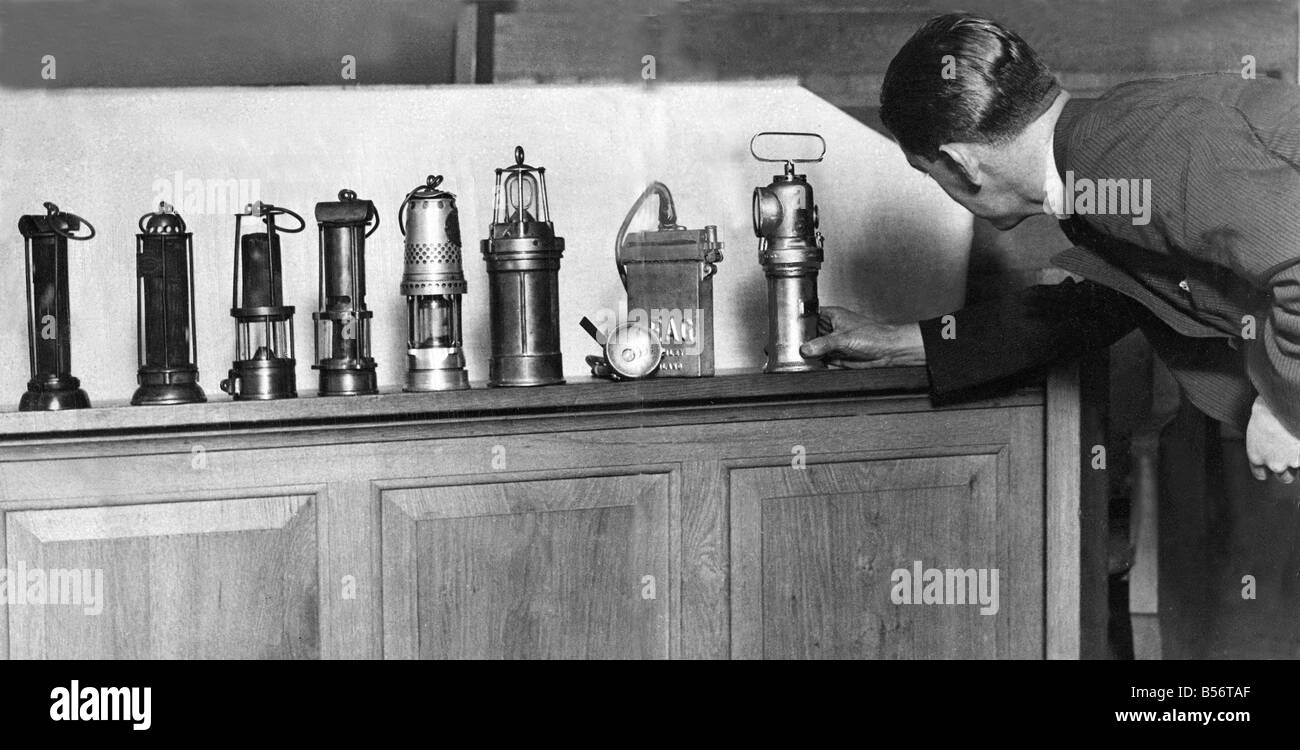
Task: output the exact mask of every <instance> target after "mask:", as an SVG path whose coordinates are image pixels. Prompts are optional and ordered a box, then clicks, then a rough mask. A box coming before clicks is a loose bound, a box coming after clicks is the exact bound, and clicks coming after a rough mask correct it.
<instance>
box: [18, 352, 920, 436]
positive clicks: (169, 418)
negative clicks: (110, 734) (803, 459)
mask: <svg viewBox="0 0 1300 750" xmlns="http://www.w3.org/2000/svg"><path fill="white" fill-rule="evenodd" d="M927 386H928V380H927V376H926V373H925V368H923V367H897V368H881V369H871V370H824V371H818V372H807V373H793V374H772V375H767V374H763V373H761V372H757V371H753V370H733V371H722V372H719V373H718V374H717V375H716V376H714V377H712V378H650V379H647V380H638V381H629V382H621V383H615V382H611V381H607V380H598V379H596V378H592V377H589V376H577V377H572V378H570V379H569V382H568V383H566V384H565V385H558V386H544V387H537V388H487V387H486V386H485V384H483V383H474V384H473V387H472V388H470V389H469V390H464V391H444V392H438V393H402V392H401V391H400V390H399V389H398V388H399V387H393V388H390V389H385V390H381V392H380V394H379V395H377V396H336V397H329V398H321V397H318V396H316V395H314V393H313V394H312V395H308V394H307V393H302V391H307V390H310V391H314V390H315V387H316V382H315V379H314V378H313V379H311V380H309V381H308V382H305V383H303V382H300V383H299V384H298V387H299V389H300V396H299V397H298V398H294V399H280V400H275V401H239V402H236V401H233V400H231V399H230V398H229V397H228V396H226V394H224V393H222V392H221V391H220V390H217V389H216V388H215V387H211V386H210V387H208V388H206V389H205V390H206V391H207V394H208V399H209V401H208V402H207V403H204V404H179V405H175V406H131V405H129V404H128V403H126V402H124V401H118V402H99V401H94V400H93V396H92V403H93V404H94V405H95V406H94V408H91V409H75V410H69V411H62V412H20V411H16V410H14V411H3V412H0V440H16V439H22V438H24V437H41V438H50V437H56V436H62V435H67V436H71V435H93V434H105V433H149V432H165V431H179V430H194V429H200V430H203V429H214V428H215V429H228V428H234V427H239V428H247V427H256V426H267V427H282V426H300V425H309V424H325V423H331V422H343V421H348V422H351V421H356V422H399V421H409V420H428V419H447V418H456V417H469V416H472V417H484V416H494V415H503V416H508V415H513V414H519V415H522V414H529V415H532V414H548V413H549V414H555V413H566V412H585V411H602V410H604V411H608V410H617V409H639V408H653V407H665V406H692V405H702V404H703V405H722V404H743V403H746V402H759V401H762V402H765V403H771V402H791V401H807V400H821V399H826V398H836V397H841V398H842V397H848V396H855V395H862V394H863V393H871V394H880V395H886V394H901V393H921V392H924V391H925V390H926V388H927Z"/></svg>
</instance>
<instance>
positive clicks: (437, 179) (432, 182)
mask: <svg viewBox="0 0 1300 750" xmlns="http://www.w3.org/2000/svg"><path fill="white" fill-rule="evenodd" d="M441 184H442V175H440V174H431V175H429V176H428V177H426V178H424V184H423V185H419V186H417V187H416V188H414V189H413V190H411V192H409V193H407V194H406V197H405V198H403V199H402V205H401V206H398V208H397V228H398V229H400V230H402V236H403V237H405V236H406V206H407V205H408V204H409V203H410V202H411V201H412V200H413V199H415V198H425V197H429V196H433V195H437V194H438V193H441V192H443V191H441V190H439V189H438V186H439V185H441ZM376 226H378V225H376Z"/></svg>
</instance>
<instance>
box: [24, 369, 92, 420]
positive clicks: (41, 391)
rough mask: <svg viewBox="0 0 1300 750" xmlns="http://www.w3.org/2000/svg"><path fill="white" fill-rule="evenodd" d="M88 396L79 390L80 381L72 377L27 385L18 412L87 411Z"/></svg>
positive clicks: (88, 406)
mask: <svg viewBox="0 0 1300 750" xmlns="http://www.w3.org/2000/svg"><path fill="white" fill-rule="evenodd" d="M89 408H90V396H87V395H86V392H85V391H83V390H81V381H80V380H77V379H76V378H74V377H72V376H70V375H69V376H68V377H66V378H55V379H53V380H47V381H42V382H38V381H35V380H32V381H29V382H28V383H27V392H26V393H24V394H23V396H22V398H21V399H19V400H18V411H63V410H64V409H89Z"/></svg>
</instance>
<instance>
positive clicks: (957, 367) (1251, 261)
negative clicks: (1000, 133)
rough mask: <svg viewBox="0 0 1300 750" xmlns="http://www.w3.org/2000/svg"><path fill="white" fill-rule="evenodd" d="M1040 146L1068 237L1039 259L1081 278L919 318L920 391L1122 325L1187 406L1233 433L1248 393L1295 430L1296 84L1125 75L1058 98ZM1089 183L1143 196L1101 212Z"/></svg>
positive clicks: (1298, 372) (958, 384) (953, 387)
mask: <svg viewBox="0 0 1300 750" xmlns="http://www.w3.org/2000/svg"><path fill="white" fill-rule="evenodd" d="M1054 148H1055V160H1056V167H1057V170H1058V172H1060V174H1061V176H1062V180H1063V181H1064V182H1065V184H1066V186H1067V196H1066V198H1067V206H1069V207H1071V208H1075V209H1077V210H1076V211H1075V212H1074V213H1072V214H1071V215H1070V216H1068V218H1065V219H1063V220H1062V221H1061V228H1062V230H1063V231H1064V232H1065V235H1066V237H1067V238H1069V240H1070V242H1071V243H1073V245H1074V246H1073V247H1072V248H1070V249H1069V250H1066V251H1065V252H1063V253H1061V254H1059V255H1057V256H1056V257H1055V258H1054V259H1053V262H1054V263H1055V264H1056V265H1058V266H1060V267H1062V268H1064V269H1065V270H1067V271H1071V272H1073V273H1076V274H1078V275H1080V276H1083V277H1084V278H1085V279H1086V281H1084V282H1083V283H1075V282H1072V281H1067V282H1065V283H1063V284H1058V285H1054V286H1038V287H1031V288H1030V289H1027V290H1024V291H1023V292H1021V293H1019V294H1017V295H1012V296H1011V297H1009V298H1004V299H1001V300H995V301H993V302H990V303H986V304H982V305H976V306H972V307H969V308H966V309H964V310H961V311H958V312H957V313H954V316H955V317H956V318H957V330H958V331H959V332H960V333H959V335H958V336H957V337H956V338H949V339H945V338H943V337H942V335H941V329H942V325H941V319H934V320H929V321H922V323H921V330H922V336H923V338H924V340H925V347H926V357H927V362H928V367H929V370H930V377H931V389H932V397H933V398H934V400H935V401H936V402H940V403H943V402H948V401H954V400H959V399H962V398H965V397H967V396H974V395H978V393H979V392H980V391H983V390H985V389H986V388H987V387H989V386H996V385H998V384H1000V383H1001V382H1003V381H1006V380H1008V379H1014V378H1015V377H1016V376H1017V375H1024V374H1028V373H1031V372H1034V371H1036V370H1041V369H1043V368H1045V367H1047V366H1050V364H1052V363H1053V362H1055V361H1058V360H1060V359H1062V358H1065V357H1071V356H1076V355H1078V354H1081V353H1083V352H1084V351H1086V350H1088V349H1091V348H1094V347H1100V346H1106V345H1109V344H1110V343H1111V342H1113V341H1114V340H1116V339H1117V338H1119V337H1120V336H1122V335H1124V334H1125V333H1127V332H1128V331H1129V330H1131V329H1132V328H1133V327H1134V326H1137V327H1140V328H1141V329H1142V330H1143V332H1144V333H1145V334H1146V336H1147V338H1148V339H1149V340H1150V342H1151V344H1152V347H1153V348H1154V350H1155V351H1156V353H1157V354H1158V355H1159V356H1160V357H1161V359H1163V360H1164V361H1165V364H1166V365H1168V366H1169V368H1170V370H1171V372H1172V373H1173V374H1174V376H1175V377H1176V378H1177V379H1178V381H1179V382H1180V384H1181V385H1182V387H1183V390H1184V392H1185V393H1186V394H1187V396H1188V398H1189V399H1190V400H1191V401H1192V403H1193V404H1195V405H1196V406H1197V407H1198V408H1199V409H1201V410H1202V411H1203V412H1205V413H1206V414H1208V415H1210V416H1211V417H1214V418H1216V419H1219V420H1220V421H1224V422H1228V423H1232V424H1235V425H1237V426H1239V427H1244V426H1245V425H1246V423H1247V421H1248V419H1249V414H1250V406H1251V403H1252V402H1253V401H1254V398H1255V395H1256V393H1258V394H1259V395H1261V396H1262V397H1263V398H1264V401H1265V402H1266V403H1267V404H1268V405H1269V407H1270V408H1271V409H1272V410H1273V412H1274V413H1275V414H1277V416H1278V418H1279V419H1280V420H1281V421H1282V422H1283V424H1285V425H1287V426H1288V427H1289V428H1290V430H1291V432H1292V433H1293V434H1296V435H1300V90H1297V88H1296V87H1294V86H1290V85H1287V84H1284V83H1282V82H1280V81H1275V80H1272V79H1261V80H1243V79H1241V78H1240V77H1237V76H1219V75H1208V76H1189V77H1183V78H1174V79H1164V80H1147V81H1135V82H1132V83H1127V84H1123V85H1121V86H1118V87H1116V88H1114V89H1112V90H1111V91H1109V92H1108V93H1107V94H1106V95H1104V96H1103V97H1101V98H1100V99H1098V100H1096V101H1094V102H1086V103H1085V102H1079V101H1071V102H1068V103H1067V105H1066V108H1065V110H1064V111H1063V112H1062V115H1061V118H1060V119H1059V120H1058V122H1057V125H1056V131H1055V142H1054ZM1102 180H1108V181H1114V180H1124V181H1126V182H1127V184H1128V186H1129V187H1130V188H1131V189H1134V190H1136V189H1145V190H1147V194H1146V200H1147V201H1148V206H1147V208H1149V212H1147V214H1146V217H1145V218H1146V219H1148V220H1146V221H1143V217H1140V216H1139V215H1137V213H1136V212H1135V211H1134V210H1128V211H1124V210H1116V209H1124V208H1125V206H1124V205H1117V203H1116V201H1114V200H1112V201H1111V202H1110V204H1109V205H1107V206H1104V208H1106V209H1109V210H1102V209H1103V206H1100V205H1098V202H1099V201H1100V192H1099V191H1094V196H1093V202H1092V204H1091V205H1089V204H1088V203H1087V202H1086V201H1084V200H1083V199H1082V194H1083V193H1084V192H1086V189H1087V188H1089V187H1096V186H1097V185H1099V184H1101V182H1100V181H1102ZM1134 180H1136V181H1138V182H1133V181H1134ZM1142 181H1149V182H1145V183H1144V182H1142ZM1106 184H1107V185H1108V186H1109V187H1111V188H1112V190H1111V198H1112V199H1115V198H1118V197H1119V194H1116V192H1115V191H1114V190H1113V188H1114V186H1115V183H1114V182H1110V183H1106ZM1072 186H1081V187H1080V188H1079V189H1078V193H1077V194H1075V196H1074V197H1076V198H1079V200H1076V201H1074V202H1073V203H1071V201H1070V198H1071V197H1072V195H1071V194H1072ZM1140 186H1144V187H1142V188H1140ZM1120 194H1122V191H1121V193H1120ZM1130 200H1132V197H1131V198H1130ZM1119 203H1120V204H1122V203H1123V202H1122V201H1119ZM1129 208H1130V209H1132V205H1130V206H1129Z"/></svg>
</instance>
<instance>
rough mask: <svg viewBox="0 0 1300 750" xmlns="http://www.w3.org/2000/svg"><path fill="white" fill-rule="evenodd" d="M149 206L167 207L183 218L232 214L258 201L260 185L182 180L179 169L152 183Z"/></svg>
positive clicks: (230, 180)
mask: <svg viewBox="0 0 1300 750" xmlns="http://www.w3.org/2000/svg"><path fill="white" fill-rule="evenodd" d="M152 190H153V202H154V205H157V204H159V203H170V204H171V205H173V206H175V207H176V210H177V211H178V212H179V213H181V214H184V215H187V216H193V215H198V214H233V213H237V212H239V211H241V210H243V208H244V206H247V205H248V204H250V203H256V202H257V201H259V200H261V197H262V181H261V180H258V179H256V178H253V179H237V178H234V177H217V178H210V179H202V180H201V179H199V178H197V177H186V176H185V174H184V173H183V172H181V171H180V170H179V169H178V170H176V172H175V173H174V174H172V175H171V176H170V177H158V178H157V179H155V180H154V181H153V186H152Z"/></svg>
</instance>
